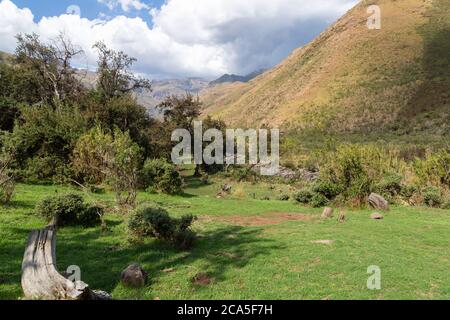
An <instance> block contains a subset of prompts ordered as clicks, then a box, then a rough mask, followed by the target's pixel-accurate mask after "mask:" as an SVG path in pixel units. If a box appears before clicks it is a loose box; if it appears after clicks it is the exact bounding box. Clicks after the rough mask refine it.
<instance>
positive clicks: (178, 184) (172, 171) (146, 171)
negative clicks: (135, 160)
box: [140, 159, 183, 194]
mask: <svg viewBox="0 0 450 320" xmlns="http://www.w3.org/2000/svg"><path fill="white" fill-rule="evenodd" d="M140 180H141V184H142V187H143V188H145V189H147V190H149V191H152V192H153V191H159V192H163V193H167V194H176V193H180V192H181V191H182V187H183V180H182V179H181V176H180V174H179V173H178V171H177V170H176V168H175V166H174V165H172V164H170V163H168V162H167V161H166V160H164V159H153V160H147V161H145V163H144V167H143V168H142V170H141V172H140Z"/></svg>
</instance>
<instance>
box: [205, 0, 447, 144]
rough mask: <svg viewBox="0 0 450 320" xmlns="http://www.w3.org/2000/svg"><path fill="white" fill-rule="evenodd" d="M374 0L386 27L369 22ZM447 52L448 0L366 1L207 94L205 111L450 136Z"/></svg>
mask: <svg viewBox="0 0 450 320" xmlns="http://www.w3.org/2000/svg"><path fill="white" fill-rule="evenodd" d="M370 4H377V5H379V6H380V7H381V13H382V29H381V30H369V29H368V28H367V26H366V23H367V19H368V17H369V14H368V13H367V12H366V9H367V7H368V5H370ZM449 52H450V2H449V1H448V0H397V1H392V0H372V1H361V3H360V4H358V5H357V6H356V7H355V8H353V9H352V10H350V11H349V12H348V13H347V14H346V15H345V16H343V17H342V18H341V19H340V20H339V21H338V22H337V23H336V24H334V25H333V26H331V27H330V28H329V29H328V30H326V31H325V32H323V33H322V34H321V35H320V36H319V37H317V38H316V39H315V40H314V41H312V42H311V43H310V44H308V45H307V46H305V47H303V48H300V49H297V50H296V51H294V52H293V53H292V54H291V55H290V56H289V57H288V58H287V59H286V60H285V61H283V62H282V63H281V64H280V65H278V66H276V67H275V68H273V69H272V70H270V71H268V72H266V73H265V74H263V75H262V76H259V77H258V78H256V79H254V80H253V81H251V82H250V83H247V84H233V85H222V86H218V87H216V88H214V89H213V90H211V91H208V92H205V93H204V95H203V99H204V100H205V107H206V109H205V114H212V115H214V116H218V117H220V118H222V119H223V120H225V121H227V122H228V123H229V124H231V125H243V126H255V125H269V126H282V127H283V128H286V129H292V128H296V129H312V130H320V131H326V132H329V133H343V132H346V133H351V132H359V133H360V132H374V131H382V132H393V133H396V134H412V133H414V132H419V133H424V132H427V133H432V134H438V135H442V134H447V133H449V130H450V128H449V127H450V126H449V123H450V54H449Z"/></svg>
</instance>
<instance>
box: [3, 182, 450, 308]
mask: <svg viewBox="0 0 450 320" xmlns="http://www.w3.org/2000/svg"><path fill="white" fill-rule="evenodd" d="M188 182H189V185H188V188H187V189H186V194H185V195H183V196H164V195H148V194H144V193H141V194H139V201H140V202H145V201H153V202H157V203H159V204H160V205H162V206H164V207H165V208H166V209H167V210H168V211H169V212H170V213H171V214H173V215H180V214H183V213H193V214H196V215H197V216H198V217H199V218H200V220H199V221H198V222H196V224H195V230H196V231H197V232H198V233H199V235H200V238H199V240H198V241H197V243H196V245H195V247H194V249H193V250H192V251H191V252H180V251H177V250H174V249H172V248H171V247H169V246H168V245H166V244H164V243H161V242H158V241H155V240H152V239H149V240H148V241H145V243H141V244H133V243H130V242H129V241H128V240H127V236H126V232H125V223H124V217H123V216H122V215H121V214H120V213H109V214H108V215H107V217H106V221H107V224H108V227H109V228H108V229H109V230H108V231H102V230H101V228H100V227H99V228H90V229H82V228H64V229H62V230H59V231H58V239H57V243H58V244H57V262H58V268H59V270H65V269H66V268H67V266H69V265H78V266H80V268H81V271H82V280H83V281H85V282H87V283H88V284H89V285H90V286H91V287H92V288H94V289H102V290H106V291H108V292H111V293H112V294H113V297H114V298H116V299H156V298H160V299H431V298H433V299H449V298H450V273H449V272H448V270H449V267H450V258H449V257H450V238H449V237H448V235H449V234H450V212H449V211H448V210H447V211H444V210H432V209H424V208H404V207H395V208H393V209H392V210H391V211H390V212H389V213H387V214H386V215H385V219H384V220H381V221H374V220H371V219H369V215H370V213H371V212H372V211H369V210H365V211H364V210H363V211H348V212H347V221H346V222H345V223H343V224H340V223H338V222H337V221H336V220H335V219H331V220H327V221H322V220H320V219H318V218H317V215H318V214H319V213H320V210H317V209H311V208H302V207H299V206H298V205H297V204H295V203H293V202H281V201H274V200H272V201H262V200H258V199H259V196H263V195H270V196H271V197H272V198H275V197H276V195H277V193H279V192H281V190H282V189H283V188H286V187H285V186H281V185H280V186H278V185H277V186H275V188H273V187H272V188H269V184H259V185H251V184H242V185H241V189H242V190H244V196H243V195H242V194H241V195H240V198H238V197H235V196H229V197H226V198H224V199H217V198H216V193H217V191H218V190H219V187H220V184H219V183H216V184H212V185H208V186H204V185H201V184H200V183H198V181H196V180H192V179H190V180H189V181H188ZM235 187H237V186H236V184H235ZM69 190H71V189H70V188H68V187H58V186H36V185H18V187H17V190H16V196H15V198H14V202H13V203H12V204H11V206H9V207H7V208H1V209H0V299H18V298H20V297H21V295H22V291H21V287H20V266H21V260H22V256H23V251H24V248H25V244H26V240H27V235H28V233H29V231H30V230H31V229H33V228H41V227H43V226H44V225H45V221H43V220H42V219H41V218H39V217H36V216H34V215H33V210H34V206H35V204H36V203H37V201H39V200H40V199H42V198H45V197H47V196H49V195H52V194H55V193H56V192H58V193H62V192H67V191H69ZM254 193H255V194H257V196H256V197H255V198H256V199H253V194H254ZM86 199H87V200H91V201H93V200H97V201H104V202H107V203H110V204H111V205H112V204H113V196H112V194H109V193H106V194H102V195H89V196H88V195H86ZM271 212H272V213H273V212H283V213H291V214H292V213H294V214H295V213H302V214H306V215H311V216H312V217H313V219H311V220H308V221H298V220H297V221H292V220H286V221H283V222H281V223H278V224H270V225H265V226H262V225H261V226H245V225H244V224H243V225H237V224H232V223H230V222H227V221H230V219H229V218H230V217H236V216H239V217H240V218H241V219H246V221H247V222H248V221H253V220H254V218H255V217H256V216H264V215H266V214H268V213H271ZM227 218H228V220H227ZM325 239H329V240H334V243H333V244H332V245H330V246H327V245H318V244H313V243H312V241H314V240H325ZM132 262H139V263H141V264H142V265H143V267H144V269H146V270H148V271H149V280H150V281H149V283H148V284H147V286H146V287H145V288H142V289H139V290H136V289H127V288H124V287H123V286H122V285H121V284H120V281H119V277H120V272H121V271H122V270H123V269H124V268H125V267H126V266H127V265H128V264H130V263H132ZM371 265H377V266H379V267H380V268H381V271H382V290H380V291H370V290H368V289H367V288H366V282H367V279H368V277H369V275H368V274H367V268H368V266H371ZM168 268H172V269H173V271H172V272H164V270H165V269H168ZM200 272H202V273H207V274H208V275H209V277H210V278H211V280H212V282H211V284H210V285H207V286H198V285H194V284H193V283H192V278H193V277H194V276H195V275H196V274H198V273H200Z"/></svg>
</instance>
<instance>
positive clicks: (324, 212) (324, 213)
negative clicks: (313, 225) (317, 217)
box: [322, 208, 334, 219]
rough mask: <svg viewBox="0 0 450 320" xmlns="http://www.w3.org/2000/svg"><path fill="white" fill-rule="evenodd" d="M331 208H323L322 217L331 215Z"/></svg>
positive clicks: (326, 217)
mask: <svg viewBox="0 0 450 320" xmlns="http://www.w3.org/2000/svg"><path fill="white" fill-rule="evenodd" d="M333 212H334V210H333V208H325V209H324V210H323V213H322V219H328V218H331V217H333Z"/></svg>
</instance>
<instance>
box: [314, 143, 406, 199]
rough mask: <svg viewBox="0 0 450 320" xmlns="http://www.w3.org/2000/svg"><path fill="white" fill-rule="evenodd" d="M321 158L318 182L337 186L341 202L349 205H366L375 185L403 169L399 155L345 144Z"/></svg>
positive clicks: (378, 149) (375, 147)
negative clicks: (391, 173)
mask: <svg viewBox="0 0 450 320" xmlns="http://www.w3.org/2000/svg"><path fill="white" fill-rule="evenodd" d="M322 158H323V160H322V161H321V162H322V166H321V173H320V175H321V180H322V181H327V182H331V183H334V184H335V185H337V186H338V190H341V193H340V195H339V198H340V199H341V201H343V202H350V203H352V204H357V203H359V204H364V203H366V201H365V199H366V198H367V196H368V195H369V194H370V193H371V192H372V191H373V190H374V189H375V188H374V187H375V186H374V183H375V182H377V181H381V180H382V179H383V177H384V176H385V175H386V174H387V173H389V172H399V173H401V172H403V170H404V169H405V164H404V162H403V161H401V160H399V158H398V155H396V154H394V153H392V152H391V151H389V150H387V149H384V148H380V147H377V146H374V145H364V146H362V145H350V144H344V145H341V146H339V147H337V149H336V151H335V152H332V153H329V154H326V155H324V156H323V157H322Z"/></svg>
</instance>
